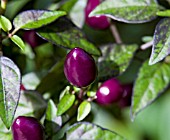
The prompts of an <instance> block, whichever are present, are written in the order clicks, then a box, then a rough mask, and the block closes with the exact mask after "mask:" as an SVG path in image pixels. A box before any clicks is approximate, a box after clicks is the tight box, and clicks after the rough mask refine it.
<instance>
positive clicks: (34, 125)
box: [12, 116, 45, 140]
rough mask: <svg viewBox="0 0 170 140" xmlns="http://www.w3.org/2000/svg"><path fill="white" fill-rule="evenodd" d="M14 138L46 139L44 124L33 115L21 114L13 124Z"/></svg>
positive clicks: (14, 139) (28, 139)
mask: <svg viewBox="0 0 170 140" xmlns="http://www.w3.org/2000/svg"><path fill="white" fill-rule="evenodd" d="M12 134H13V140H45V134H44V130H43V127H42V125H41V124H40V123H39V121H38V120H37V119H35V118H33V117H25V116H19V117H17V118H16V119H15V120H14V122H13V124H12Z"/></svg>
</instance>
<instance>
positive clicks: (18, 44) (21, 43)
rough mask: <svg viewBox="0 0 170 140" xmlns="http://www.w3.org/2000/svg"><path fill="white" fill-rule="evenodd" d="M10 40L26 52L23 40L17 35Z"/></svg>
mask: <svg viewBox="0 0 170 140" xmlns="http://www.w3.org/2000/svg"><path fill="white" fill-rule="evenodd" d="M10 39H11V40H12V41H13V42H14V43H15V44H16V45H17V46H18V47H19V48H20V49H21V50H24V49H25V44H24V42H23V41H22V39H21V38H20V37H19V36H17V35H13V36H12V37H10Z"/></svg>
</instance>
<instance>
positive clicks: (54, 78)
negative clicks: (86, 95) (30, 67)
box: [36, 59, 67, 96]
mask: <svg viewBox="0 0 170 140" xmlns="http://www.w3.org/2000/svg"><path fill="white" fill-rule="evenodd" d="M63 68H64V59H63V60H60V62H58V63H56V64H55V65H54V66H53V67H52V68H51V70H50V71H49V72H48V73H47V75H46V76H45V77H44V78H43V79H42V80H41V82H40V84H39V85H38V86H37V89H36V90H37V91H38V92H40V93H41V94H44V93H46V92H48V93H50V94H51V95H53V94H55V96H59V94H60V92H61V91H62V90H63V89H64V87H65V86H66V85H67V80H66V78H65V75H64V71H63Z"/></svg>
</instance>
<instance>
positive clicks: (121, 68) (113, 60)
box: [98, 44, 138, 80]
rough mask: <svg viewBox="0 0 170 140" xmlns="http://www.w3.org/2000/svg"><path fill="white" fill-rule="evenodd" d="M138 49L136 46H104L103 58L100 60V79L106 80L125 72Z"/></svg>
mask: <svg viewBox="0 0 170 140" xmlns="http://www.w3.org/2000/svg"><path fill="white" fill-rule="evenodd" d="M137 48H138V46H137V45H135V44H132V45H117V44H109V45H105V46H102V47H101V51H102V57H99V59H98V73H99V74H98V77H99V79H102V80H105V79H108V78H111V77H113V76H117V75H120V74H122V73H123V72H125V71H126V69H127V67H128V66H129V64H130V61H131V59H132V58H133V56H134V53H135V51H136V50H137Z"/></svg>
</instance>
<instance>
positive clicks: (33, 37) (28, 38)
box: [23, 30, 45, 48]
mask: <svg viewBox="0 0 170 140" xmlns="http://www.w3.org/2000/svg"><path fill="white" fill-rule="evenodd" d="M23 39H24V41H25V42H27V43H28V44H29V45H30V46H31V47H32V48H35V47H37V46H39V45H41V44H42V43H44V42H45V41H44V40H43V39H41V38H40V37H39V36H38V35H37V34H36V32H35V31H34V30H29V31H25V32H24V35H23Z"/></svg>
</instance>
